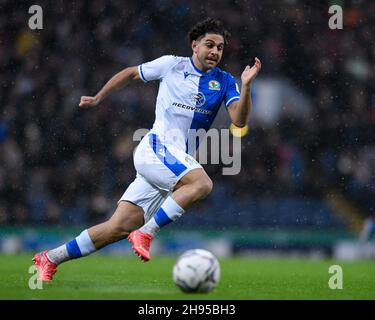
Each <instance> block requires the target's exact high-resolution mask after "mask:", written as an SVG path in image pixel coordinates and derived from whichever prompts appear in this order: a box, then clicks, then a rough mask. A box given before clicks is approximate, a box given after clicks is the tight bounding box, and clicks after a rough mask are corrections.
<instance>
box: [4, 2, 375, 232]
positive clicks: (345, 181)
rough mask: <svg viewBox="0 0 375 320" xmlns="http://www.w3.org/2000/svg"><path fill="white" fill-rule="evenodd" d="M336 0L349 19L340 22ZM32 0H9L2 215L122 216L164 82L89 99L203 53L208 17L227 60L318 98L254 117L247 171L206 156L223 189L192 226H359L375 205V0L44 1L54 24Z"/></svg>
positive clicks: (233, 67)
mask: <svg viewBox="0 0 375 320" xmlns="http://www.w3.org/2000/svg"><path fill="white" fill-rule="evenodd" d="M335 3H337V4H340V5H342V7H343V12H344V29H343V30H331V29H329V27H328V19H329V17H330V15H329V14H328V8H329V6H330V5H331V4H335ZM32 4H33V3H30V4H28V3H27V2H24V3H22V4H21V3H20V2H15V1H11V0H1V1H0V112H1V113H0V225H5V226H6V225H44V224H45V225H62V226H63V225H76V224H93V223H97V222H100V221H103V220H104V219H106V217H108V216H110V214H111V213H112V212H113V210H114V209H115V207H116V203H117V201H118V199H119V198H120V197H121V195H122V193H123V192H124V191H125V189H126V187H127V185H128V184H129V183H130V182H131V181H132V180H133V179H134V177H135V169H134V166H133V159H132V154H133V149H134V147H135V146H136V142H133V140H132V135H133V133H134V131H135V130H136V129H139V128H151V126H152V123H153V120H154V109H155V99H156V94H157V88H158V86H157V83H153V84H146V85H145V84H143V83H139V84H134V85H131V86H129V87H127V88H125V89H123V90H121V91H119V92H117V93H116V94H113V95H112V96H111V97H110V98H108V99H107V100H106V101H105V102H103V104H102V105H101V106H99V107H96V108H94V109H90V110H82V109H79V108H78V103H79V99H80V96H82V95H95V94H96V93H97V91H98V90H99V89H100V88H101V87H102V86H103V85H104V84H105V82H106V81H107V80H109V78H110V77H111V76H112V75H114V74H115V73H116V72H118V71H120V70H121V69H123V68H125V67H127V66H132V65H137V64H139V63H142V62H145V61H149V60H153V59H155V58H157V57H159V56H161V55H164V54H175V55H184V56H190V55H191V49H190V44H189V42H188V40H187V33H188V31H189V29H190V28H191V26H192V25H194V24H195V23H196V22H197V21H200V20H201V19H203V18H205V17H207V16H210V17H214V18H219V19H221V20H222V21H223V23H224V25H225V26H226V28H227V29H229V31H230V32H231V35H232V36H231V38H230V41H229V44H228V46H227V47H226V48H225V52H224V58H223V61H222V64H221V65H220V67H222V68H223V69H225V70H227V71H229V72H231V73H232V74H233V75H235V76H236V78H237V81H238V82H240V75H241V72H242V70H243V68H244V67H245V65H246V64H247V63H252V61H253V59H254V57H255V56H257V57H259V58H260V59H261V60H262V64H263V68H262V71H261V74H260V75H259V81H260V79H267V77H273V76H277V77H283V78H285V79H288V80H289V81H291V83H293V85H294V86H295V87H296V88H298V90H299V91H300V92H303V93H304V94H306V95H307V96H308V97H309V99H310V101H311V102H312V106H313V108H312V112H311V113H310V115H309V116H308V117H305V118H303V119H299V118H295V117H293V116H292V115H288V112H284V113H283V114H282V116H281V117H280V118H279V119H278V121H277V122H276V123H275V124H274V125H273V126H262V125H261V124H257V123H255V122H254V120H253V119H252V120H251V122H250V133H249V134H248V135H247V136H246V137H244V138H243V141H242V148H243V149H242V170H241V173H240V174H239V175H236V176H223V175H222V174H221V166H219V165H205V169H206V170H207V172H208V173H209V175H210V176H211V178H212V179H213V181H214V191H213V193H212V194H211V195H210V196H209V197H208V198H207V199H206V200H204V201H203V202H202V203H201V204H199V205H196V206H194V207H193V208H192V210H191V211H193V212H192V213H191V214H189V215H188V216H187V217H186V218H185V217H184V219H181V223H180V222H179V223H180V226H181V227H183V226H194V225H197V224H202V223H203V226H204V227H220V226H221V227H223V228H224V227H231V226H233V227H235V226H237V227H246V226H250V227H276V228H278V227H280V228H281V227H310V228H316V229H325V228H328V229H329V228H349V229H350V228H352V229H353V228H354V230H357V231H358V230H359V228H360V226H361V225H360V222H361V221H364V219H366V218H368V217H371V215H373V213H374V202H375V192H374V186H375V184H374V181H375V180H374V179H375V176H374V172H375V161H374V158H375V143H374V141H375V139H374V137H375V135H374V133H375V132H374V124H375V90H374V87H375V64H374V61H375V43H374V29H373V28H374V25H375V21H374V19H375V14H374V13H375V2H373V1H320V2H319V1H297V0H288V1H287V0H285V1H253V0H249V1H203V2H202V1H187V0H177V1H172V0H170V1H169V0H156V1H139V0H137V1H133V0H127V1H117V0H115V1H104V0H92V1H73V2H71V1H40V2H39V3H38V4H39V5H41V7H42V8H43V16H44V21H43V30H30V29H29V28H28V25H27V22H28V19H29V17H30V16H31V14H28V8H29V6H30V5H32ZM371 12H372V14H371ZM257 79H258V78H257ZM256 81H257V80H256ZM257 107H259V108H262V107H264V108H265V107H266V106H257ZM338 208H339V209H338ZM340 208H341V209H340ZM346 212H349V213H348V214H349V216H350V213H353V212H354V213H355V217H354V218H353V217H352V216H351V217H352V218H350V217H349V218H347V217H348V215H345V213H346ZM201 226H202V225H201ZM356 227H357V229H356Z"/></svg>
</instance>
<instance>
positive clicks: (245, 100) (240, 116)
mask: <svg viewBox="0 0 375 320" xmlns="http://www.w3.org/2000/svg"><path fill="white" fill-rule="evenodd" d="M261 66H262V64H261V62H260V60H259V59H258V58H255V63H254V65H253V66H252V67H251V68H250V66H249V65H247V66H246V68H245V70H244V71H243V72H242V75H241V81H242V85H241V95H240V99H239V100H237V101H234V102H232V103H231V104H230V105H229V107H228V112H229V117H230V119H231V121H232V123H233V124H234V125H235V126H236V127H239V128H243V127H245V126H246V125H247V123H248V122H249V119H250V112H251V83H252V81H253V80H254V79H255V77H256V76H257V74H258V72H259V70H260V68H261Z"/></svg>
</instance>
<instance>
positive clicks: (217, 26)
mask: <svg viewBox="0 0 375 320" xmlns="http://www.w3.org/2000/svg"><path fill="white" fill-rule="evenodd" d="M206 33H213V34H220V35H222V36H223V38H224V43H225V44H227V43H228V38H229V37H230V33H229V32H228V31H227V30H226V29H225V28H224V27H223V25H222V23H221V21H219V20H217V19H213V18H207V19H205V20H203V21H201V22H198V23H197V24H196V25H194V26H193V27H192V28H191V30H190V31H189V40H190V43H191V42H192V41H193V40H199V39H200V38H202V37H204V35H205V34H206Z"/></svg>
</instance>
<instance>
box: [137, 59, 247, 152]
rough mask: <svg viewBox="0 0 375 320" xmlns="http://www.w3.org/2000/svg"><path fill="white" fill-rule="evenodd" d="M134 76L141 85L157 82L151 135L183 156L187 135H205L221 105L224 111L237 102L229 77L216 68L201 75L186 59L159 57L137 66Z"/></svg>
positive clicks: (237, 91)
mask: <svg viewBox="0 0 375 320" xmlns="http://www.w3.org/2000/svg"><path fill="white" fill-rule="evenodd" d="M138 72H139V75H140V78H141V79H142V80H143V81H144V82H147V81H152V80H159V81H160V85H159V92H158V96H157V100H156V116H155V122H154V125H153V127H152V130H151V133H155V134H156V135H157V136H159V138H160V140H161V142H162V143H163V144H173V145H174V146H176V147H178V148H179V149H181V150H184V151H185V152H187V151H188V150H187V149H188V148H187V146H188V143H189V141H188V138H189V137H190V136H191V135H190V133H191V132H193V131H196V130H198V129H205V130H206V131H207V130H208V129H209V128H210V127H211V125H212V122H213V121H214V119H215V117H216V114H217V112H218V110H219V108H220V106H221V104H222V103H223V102H224V103H225V106H226V107H228V106H229V105H230V104H231V103H232V102H234V101H236V100H238V99H239V98H240V91H239V88H238V85H237V84H236V81H235V79H234V78H233V76H232V75H231V74H229V73H227V72H225V71H222V70H221V69H220V68H218V67H215V68H213V69H212V70H210V71H209V72H207V73H203V72H202V71H200V70H199V69H198V68H197V67H196V66H195V65H194V63H193V60H192V58H189V57H177V56H172V55H167V56H162V57H160V58H158V59H156V60H153V61H151V62H147V63H143V64H141V65H139V66H138ZM189 151H190V152H189V153H190V154H191V153H192V152H191V150H189ZM194 152H195V150H194Z"/></svg>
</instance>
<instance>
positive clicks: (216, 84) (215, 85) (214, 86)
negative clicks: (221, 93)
mask: <svg viewBox="0 0 375 320" xmlns="http://www.w3.org/2000/svg"><path fill="white" fill-rule="evenodd" d="M208 89H210V90H220V82H219V81H216V80H211V81H210V82H209V83H208Z"/></svg>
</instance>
